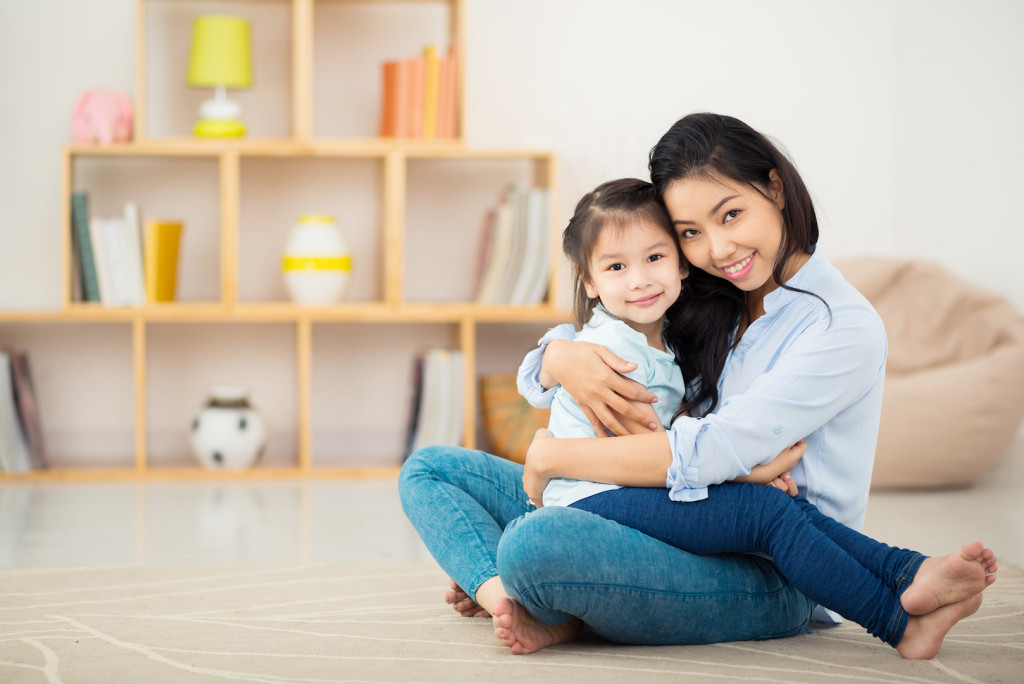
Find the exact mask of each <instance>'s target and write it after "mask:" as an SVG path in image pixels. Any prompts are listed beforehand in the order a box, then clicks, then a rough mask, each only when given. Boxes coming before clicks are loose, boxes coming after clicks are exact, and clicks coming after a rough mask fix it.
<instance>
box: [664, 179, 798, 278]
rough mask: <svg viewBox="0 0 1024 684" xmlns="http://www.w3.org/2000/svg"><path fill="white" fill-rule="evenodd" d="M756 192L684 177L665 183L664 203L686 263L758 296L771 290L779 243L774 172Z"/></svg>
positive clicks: (779, 199) (781, 201) (779, 202)
mask: <svg viewBox="0 0 1024 684" xmlns="http://www.w3.org/2000/svg"><path fill="white" fill-rule="evenodd" d="M761 190H762V191H763V192H764V194H761V193H760V192H758V191H757V190H755V189H754V188H752V187H750V186H749V185H745V184H742V183H736V182H734V181H732V180H729V179H725V178H721V177H714V178H711V179H708V178H690V179H686V180H680V181H675V182H674V183H672V184H671V185H669V186H668V188H667V189H666V190H665V194H664V200H665V206H666V207H667V208H668V213H669V215H670V216H671V217H672V223H673V224H674V225H675V228H676V233H677V234H678V235H679V245H680V246H681V247H682V250H683V255H684V256H685V257H686V260H687V261H689V262H690V264H692V265H693V266H695V267H697V268H699V269H702V270H704V271H707V272H708V273H710V274H711V275H713V276H716V277H718V278H724V279H726V280H728V281H729V282H731V283H732V284H733V285H735V286H736V287H738V288H739V289H741V290H743V291H745V292H751V293H757V292H761V293H762V294H764V293H767V292H769V291H771V290H773V289H775V288H776V287H777V284H776V283H775V281H774V279H773V278H772V268H773V266H774V265H775V259H776V257H777V256H778V253H779V249H780V246H781V244H782V231H783V222H782V211H781V210H782V208H783V206H784V205H785V198H784V196H783V193H782V180H781V178H780V177H779V175H778V173H777V172H776V171H772V175H771V182H770V185H769V187H767V188H761Z"/></svg>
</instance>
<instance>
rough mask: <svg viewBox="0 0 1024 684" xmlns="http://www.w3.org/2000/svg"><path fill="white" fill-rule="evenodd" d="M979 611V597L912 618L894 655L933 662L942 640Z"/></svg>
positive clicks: (978, 595)
mask: <svg viewBox="0 0 1024 684" xmlns="http://www.w3.org/2000/svg"><path fill="white" fill-rule="evenodd" d="M980 607H981V594H975V595H974V596H972V597H970V598H968V599H964V600H963V601H960V602H959V603H951V604H949V605H945V606H943V607H941V608H939V609H938V610H936V611H933V612H931V613H928V614H927V615H912V616H911V617H910V620H908V621H907V629H906V630H905V631H904V632H903V638H902V639H900V643H898V644H897V645H896V651H897V652H898V653H899V654H900V655H901V656H903V657H904V658H906V659H908V660H928V659H929V658H934V657H935V655H936V654H938V652H939V649H940V648H942V640H943V639H945V638H946V634H947V633H949V630H950V629H952V627H953V625H955V624H956V623H957V622H959V621H960V620H962V619H964V618H965V617H967V616H968V615H972V614H974V612H975V611H977V610H978V608H980Z"/></svg>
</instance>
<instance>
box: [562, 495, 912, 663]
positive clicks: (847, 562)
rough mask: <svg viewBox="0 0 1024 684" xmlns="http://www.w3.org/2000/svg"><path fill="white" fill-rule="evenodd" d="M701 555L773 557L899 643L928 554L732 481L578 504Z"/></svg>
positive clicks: (829, 603) (816, 595) (845, 612)
mask: <svg viewBox="0 0 1024 684" xmlns="http://www.w3.org/2000/svg"><path fill="white" fill-rule="evenodd" d="M573 507H574V508H578V509H581V510H585V511H589V512H591V513H596V514H597V515H600V516H602V517H604V518H608V519H609V520H614V521H616V522H619V523H622V524H623V525H628V526H629V527H632V528H634V529H637V530H640V531H642V532H644V533H645V534H648V535H650V536H652V537H654V538H655V539H659V540H661V541H663V542H665V543H666V544H671V545H673V546H677V547H680V548H684V549H686V550H688V551H692V552H694V553H699V554H720V553H742V552H753V553H762V554H765V555H767V556H770V557H771V558H772V560H773V562H774V563H775V565H776V566H777V567H778V568H779V570H781V571H782V573H783V575H785V577H786V579H788V580H789V581H790V582H792V583H793V585H794V586H796V587H797V588H799V589H800V591H802V592H803V593H804V594H805V595H806V596H807V597H808V598H810V599H812V600H814V601H816V602H817V603H820V604H821V605H823V606H825V607H826V608H829V609H830V610H834V611H836V612H838V613H839V614H840V615H842V616H843V617H846V618H849V619H850V620H853V621H854V622H856V623H858V624H859V625H861V626H862V627H864V628H865V629H867V630H868V631H869V632H870V633H871V634H873V635H874V636H876V637H878V638H879V639H882V640H883V641H885V642H887V643H889V644H891V645H893V646H895V645H896V644H898V643H899V641H900V639H901V638H902V637H903V631H904V630H905V629H906V626H907V620H908V618H909V616H908V615H907V613H906V611H904V610H903V606H902V604H901V603H900V596H901V595H902V594H903V592H904V591H905V590H906V588H907V587H908V586H910V583H911V582H912V581H913V579H914V575H916V574H917V570H918V568H920V566H921V563H922V562H923V561H924V556H922V555H921V554H920V553H917V552H916V551H909V550H906V549H898V548H894V547H892V546H888V545H886V544H883V543H881V542H878V541H875V540H874V539H871V538H869V537H866V536H864V535H862V534H860V533H859V532H856V531H854V530H851V529H850V528H849V527H846V526H845V525H843V524H842V523H838V522H836V521H835V520H833V519H832V518H829V517H827V516H825V515H822V513H821V512H820V511H819V510H818V509H817V508H816V507H815V506H813V505H811V504H810V503H809V502H808V501H807V500H806V499H804V498H803V497H796V498H791V497H790V496H789V495H788V494H786V493H785V492H782V491H780V490H778V489H775V488H774V487H766V486H764V485H755V484H736V483H725V484H721V485H717V486H715V487H710V488H709V489H708V497H707V498H706V499H704V500H703V501H692V502H677V501H672V500H671V499H669V498H668V496H667V493H666V490H665V489H663V488H658V489H641V488H623V489H616V490H612V491H608V492H602V493H600V494H595V495H594V496H590V497H588V498H586V499H582V500H580V501H577V502H576V503H575V504H573Z"/></svg>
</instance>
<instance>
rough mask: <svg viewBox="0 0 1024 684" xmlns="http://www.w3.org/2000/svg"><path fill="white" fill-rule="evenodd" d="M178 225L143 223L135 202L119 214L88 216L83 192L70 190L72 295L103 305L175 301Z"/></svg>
mask: <svg viewBox="0 0 1024 684" xmlns="http://www.w3.org/2000/svg"><path fill="white" fill-rule="evenodd" d="M181 229H182V224H181V222H180V221H160V220H155V219H151V220H148V221H146V223H145V226H144V227H143V226H142V223H141V220H140V217H139V207H138V205H136V204H135V203H134V202H128V203H127V204H125V207H124V212H123V213H122V215H120V216H110V217H99V216H90V215H89V197H88V195H87V194H86V193H83V192H76V193H74V194H73V195H72V196H71V233H72V236H71V237H72V241H71V244H72V246H73V254H74V259H73V261H74V277H73V285H74V288H73V292H72V299H74V300H75V301H82V302H97V303H100V304H103V305H105V306H142V305H144V304H146V303H153V302H172V301H174V299H175V289H176V287H177V276H178V250H179V245H180V242H181Z"/></svg>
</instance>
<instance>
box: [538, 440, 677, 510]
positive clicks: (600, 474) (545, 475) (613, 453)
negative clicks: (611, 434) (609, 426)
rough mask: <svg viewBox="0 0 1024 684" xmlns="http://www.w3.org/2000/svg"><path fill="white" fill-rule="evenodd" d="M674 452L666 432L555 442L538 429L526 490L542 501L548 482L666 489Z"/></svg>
mask: <svg viewBox="0 0 1024 684" xmlns="http://www.w3.org/2000/svg"><path fill="white" fill-rule="evenodd" d="M670 465H672V452H671V450H670V449H669V445H668V440H667V439H666V438H665V433H664V432H649V433H647V434H642V435H630V436H626V437H615V438H612V439H593V438H589V437H584V438H573V439H555V438H554V437H553V436H552V435H551V433H550V432H549V431H548V430H538V431H537V434H536V436H535V437H534V439H533V443H532V444H531V445H530V448H529V450H528V451H527V453H526V464H525V470H524V472H523V488H524V489H525V490H526V493H527V494H528V495H529V496H530V499H532V500H533V501H540V500H541V498H542V496H543V494H544V488H545V487H546V486H547V483H548V480H550V479H551V478H553V477H569V478H572V479H574V480H590V481H591V482H608V483H611V484H619V485H624V486H627V487H664V486H665V474H666V472H667V471H668V467H669V466H670Z"/></svg>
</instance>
